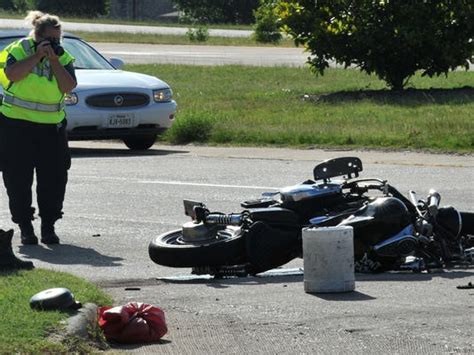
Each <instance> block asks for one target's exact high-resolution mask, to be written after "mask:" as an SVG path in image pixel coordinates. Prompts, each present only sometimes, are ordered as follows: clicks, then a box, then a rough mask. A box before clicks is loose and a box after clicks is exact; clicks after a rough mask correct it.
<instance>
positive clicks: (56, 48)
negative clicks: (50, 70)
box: [49, 40, 64, 57]
mask: <svg viewBox="0 0 474 355" xmlns="http://www.w3.org/2000/svg"><path fill="white" fill-rule="evenodd" d="M49 44H50V45H51V48H53V51H54V53H55V54H56V55H57V56H58V57H60V56H62V55H63V54H64V48H63V47H62V46H61V45H60V44H59V42H57V41H52V40H50V41H49Z"/></svg>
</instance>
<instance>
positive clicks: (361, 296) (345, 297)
mask: <svg viewBox="0 0 474 355" xmlns="http://www.w3.org/2000/svg"><path fill="white" fill-rule="evenodd" d="M308 294H309V295H312V296H315V297H318V298H321V299H323V300H326V301H372V300H375V299H376V298H375V297H372V296H369V295H366V294H365V293H362V292H359V291H352V292H343V293H308Z"/></svg>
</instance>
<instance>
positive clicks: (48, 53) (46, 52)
mask: <svg viewBox="0 0 474 355" xmlns="http://www.w3.org/2000/svg"><path fill="white" fill-rule="evenodd" d="M36 54H37V55H38V56H39V57H40V58H44V57H46V58H48V59H49V60H50V61H51V60H53V61H54V60H58V59H59V57H58V56H57V55H56V53H54V50H53V47H51V44H50V42H49V41H42V42H40V43H39V44H38V46H37V47H36Z"/></svg>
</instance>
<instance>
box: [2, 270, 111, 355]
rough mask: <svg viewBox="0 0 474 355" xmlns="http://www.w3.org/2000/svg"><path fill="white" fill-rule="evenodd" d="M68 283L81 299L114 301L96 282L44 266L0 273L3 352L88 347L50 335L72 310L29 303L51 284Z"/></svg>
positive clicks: (104, 301)
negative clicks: (37, 307) (43, 308)
mask: <svg viewBox="0 0 474 355" xmlns="http://www.w3.org/2000/svg"><path fill="white" fill-rule="evenodd" d="M56 287H66V288H68V289H69V290H71V291H72V293H74V296H75V298H76V300H77V301H79V302H81V303H83V304H84V303H87V302H93V303H96V304H100V305H109V304H112V299H111V298H110V297H109V296H107V295H106V294H104V293H103V292H102V291H100V290H99V289H98V288H97V287H96V286H95V285H93V284H91V283H89V282H86V281H85V280H82V279H80V278H77V277H75V276H72V275H69V274H65V273H60V272H52V271H46V270H41V269H35V270H32V271H21V272H14V273H5V272H2V273H0V314H1V315H2V321H1V322H0V353H2V354H3V353H67V352H76V351H80V350H81V351H82V350H83V349H87V345H86V344H83V343H82V342H80V341H79V342H77V341H72V340H71V339H69V341H68V342H67V343H58V342H55V341H53V340H52V339H48V336H49V335H50V334H54V333H57V332H61V327H62V325H61V321H64V320H65V319H66V318H67V317H68V316H69V314H68V313H67V312H59V311H36V310H32V309H31V308H30V306H29V299H30V298H31V296H33V295H34V294H36V293H38V292H40V291H43V290H45V289H48V288H56Z"/></svg>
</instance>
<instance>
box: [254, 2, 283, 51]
mask: <svg viewBox="0 0 474 355" xmlns="http://www.w3.org/2000/svg"><path fill="white" fill-rule="evenodd" d="M276 6H277V0H260V7H259V8H258V9H257V10H255V11H254V14H255V20H256V23H255V26H254V28H255V40H256V41H257V42H262V43H278V42H280V41H281V39H282V35H281V33H280V27H279V26H278V14H277V11H276Z"/></svg>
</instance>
